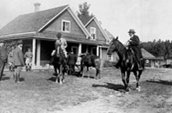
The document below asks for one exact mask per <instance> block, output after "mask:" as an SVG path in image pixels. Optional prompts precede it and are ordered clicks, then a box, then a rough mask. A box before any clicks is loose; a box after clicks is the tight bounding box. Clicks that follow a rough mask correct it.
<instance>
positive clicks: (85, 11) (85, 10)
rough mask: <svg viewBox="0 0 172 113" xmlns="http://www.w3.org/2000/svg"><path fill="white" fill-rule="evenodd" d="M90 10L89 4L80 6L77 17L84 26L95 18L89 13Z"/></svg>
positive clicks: (85, 3)
mask: <svg viewBox="0 0 172 113" xmlns="http://www.w3.org/2000/svg"><path fill="white" fill-rule="evenodd" d="M89 8H90V4H88V3H87V2H84V3H83V4H80V5H79V12H78V14H77V15H78V17H79V19H80V20H81V21H82V23H83V24H84V25H85V24H86V23H87V22H88V21H89V20H90V19H91V18H92V17H93V15H92V14H90V13H89Z"/></svg>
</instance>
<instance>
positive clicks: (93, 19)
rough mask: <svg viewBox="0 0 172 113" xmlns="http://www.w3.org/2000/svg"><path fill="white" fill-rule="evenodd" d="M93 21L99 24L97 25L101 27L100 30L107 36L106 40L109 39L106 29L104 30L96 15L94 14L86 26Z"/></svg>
mask: <svg viewBox="0 0 172 113" xmlns="http://www.w3.org/2000/svg"><path fill="white" fill-rule="evenodd" d="M92 21H95V23H96V24H97V26H98V27H99V29H100V31H101V32H102V34H103V36H104V37H105V39H106V40H108V36H107V34H106V33H105V31H104V30H103V28H102V27H101V25H100V23H99V21H98V20H97V18H96V17H95V16H93V17H92V18H91V19H90V20H89V21H88V22H87V23H86V24H85V27H87V26H88V25H89V24H90V23H91V22H92Z"/></svg>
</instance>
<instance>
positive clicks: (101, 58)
mask: <svg viewBox="0 0 172 113" xmlns="http://www.w3.org/2000/svg"><path fill="white" fill-rule="evenodd" d="M100 58H101V59H102V47H101V46H100Z"/></svg>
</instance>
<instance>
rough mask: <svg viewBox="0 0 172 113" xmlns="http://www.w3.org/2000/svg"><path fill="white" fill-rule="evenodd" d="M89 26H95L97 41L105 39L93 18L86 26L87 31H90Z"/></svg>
mask: <svg viewBox="0 0 172 113" xmlns="http://www.w3.org/2000/svg"><path fill="white" fill-rule="evenodd" d="M90 27H95V28H96V37H97V40H98V41H106V40H105V37H104V36H103V33H102V32H101V30H100V29H99V27H98V25H97V24H96V22H95V21H94V20H93V21H92V22H90V23H89V24H88V25H87V26H86V29H87V30H88V32H89V33H90Z"/></svg>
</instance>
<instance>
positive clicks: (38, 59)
mask: <svg viewBox="0 0 172 113" xmlns="http://www.w3.org/2000/svg"><path fill="white" fill-rule="evenodd" d="M36 50H37V52H36V53H37V55H36V66H40V58H41V41H40V40H37V48H36Z"/></svg>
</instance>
